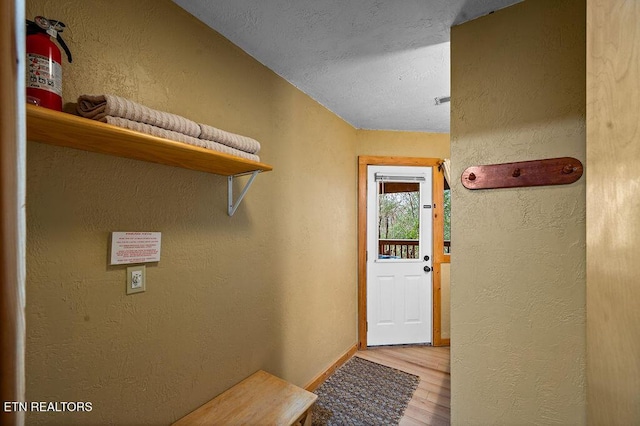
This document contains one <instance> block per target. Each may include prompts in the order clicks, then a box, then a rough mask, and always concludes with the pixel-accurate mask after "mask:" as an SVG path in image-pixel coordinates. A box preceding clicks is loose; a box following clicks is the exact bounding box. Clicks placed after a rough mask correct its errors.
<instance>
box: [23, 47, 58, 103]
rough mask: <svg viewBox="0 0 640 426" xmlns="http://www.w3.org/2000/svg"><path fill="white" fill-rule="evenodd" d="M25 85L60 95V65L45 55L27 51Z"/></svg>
mask: <svg viewBox="0 0 640 426" xmlns="http://www.w3.org/2000/svg"><path fill="white" fill-rule="evenodd" d="M27 64H28V66H29V69H28V70H27V87H31V88H34V89H42V90H47V91H49V92H53V93H55V94H56V95H58V96H62V67H61V66H60V64H59V63H57V62H55V61H52V60H50V59H49V58H47V57H46V56H42V55H36V54H33V53H27Z"/></svg>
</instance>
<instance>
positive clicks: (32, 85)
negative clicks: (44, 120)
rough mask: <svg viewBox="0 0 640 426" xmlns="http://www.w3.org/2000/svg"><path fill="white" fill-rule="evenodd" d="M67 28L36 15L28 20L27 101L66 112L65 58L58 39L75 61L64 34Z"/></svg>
mask: <svg viewBox="0 0 640 426" xmlns="http://www.w3.org/2000/svg"><path fill="white" fill-rule="evenodd" d="M64 28H65V25H64V24H63V23H62V22H60V21H56V20H55V19H47V18H43V17H42V16H36V18H35V19H34V20H33V21H29V20H27V98H28V99H29V101H30V102H33V103H36V104H38V105H41V106H43V107H47V108H51V109H55V110H57V111H62V65H61V63H62V59H61V55H60V49H58V46H56V44H55V43H54V42H53V41H52V40H51V38H54V39H56V40H58V43H60V46H62V48H63V49H64V51H65V53H66V54H67V59H68V60H69V62H71V52H70V51H69V48H68V47H67V45H66V44H65V42H64V40H62V37H60V33H61V32H62V30H63V29H64Z"/></svg>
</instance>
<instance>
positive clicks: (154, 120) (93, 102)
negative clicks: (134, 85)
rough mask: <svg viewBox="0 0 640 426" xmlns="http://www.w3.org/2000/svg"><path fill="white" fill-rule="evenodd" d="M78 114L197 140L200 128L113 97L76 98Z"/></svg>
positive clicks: (89, 96) (180, 119) (174, 117)
mask: <svg viewBox="0 0 640 426" xmlns="http://www.w3.org/2000/svg"><path fill="white" fill-rule="evenodd" d="M78 113H79V114H80V115H81V116H82V117H86V118H90V119H92V120H98V121H102V122H106V121H107V120H106V118H105V117H107V116H112V117H120V118H126V119H127V120H132V121H137V122H139V123H145V124H149V125H151V126H156V127H160V128H162V129H166V130H171V131H174V132H178V133H183V134H185V135H188V136H192V137H194V138H197V137H198V136H200V126H199V125H198V123H196V122H195V121H191V120H189V119H186V118H184V117H181V116H179V115H176V114H171V113H168V112H164V111H158V110H155V109H151V108H149V107H146V106H144V105H140V104H138V103H136V102H133V101H130V100H129V99H125V98H121V97H120V96H115V95H82V96H80V97H79V98H78Z"/></svg>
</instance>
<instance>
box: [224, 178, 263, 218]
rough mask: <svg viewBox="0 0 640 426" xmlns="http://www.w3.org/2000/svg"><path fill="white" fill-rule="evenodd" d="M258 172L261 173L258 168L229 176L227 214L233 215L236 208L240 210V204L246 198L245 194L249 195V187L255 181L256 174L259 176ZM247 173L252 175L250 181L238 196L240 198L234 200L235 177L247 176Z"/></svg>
mask: <svg viewBox="0 0 640 426" xmlns="http://www.w3.org/2000/svg"><path fill="white" fill-rule="evenodd" d="M258 173H260V170H256V171H253V172H248V173H241V174H238V175H231V176H227V195H228V197H227V199H228V203H227V214H228V215H229V216H233V214H234V213H235V212H236V210H238V207H239V206H240V203H241V202H242V199H243V198H244V196H245V195H247V191H248V190H249V187H250V186H251V184H252V183H253V181H254V179H255V178H256V176H258ZM246 175H251V177H250V178H249V181H248V182H247V183H246V184H245V185H244V188H242V191H240V195H239V196H238V199H237V200H236V201H235V202H234V201H233V178H237V177H240V176H246Z"/></svg>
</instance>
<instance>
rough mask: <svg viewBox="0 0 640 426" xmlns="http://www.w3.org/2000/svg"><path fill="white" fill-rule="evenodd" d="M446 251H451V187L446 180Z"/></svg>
mask: <svg viewBox="0 0 640 426" xmlns="http://www.w3.org/2000/svg"><path fill="white" fill-rule="evenodd" d="M444 188H445V189H444V253H445V254H450V253H451V189H450V188H449V184H448V183H447V180H446V179H445V180H444Z"/></svg>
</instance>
